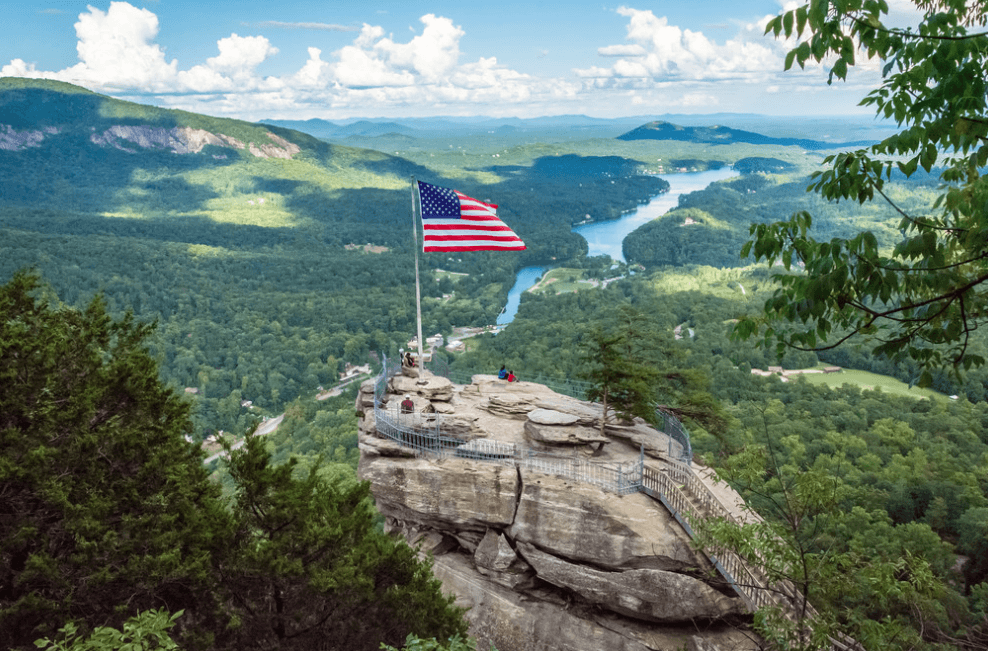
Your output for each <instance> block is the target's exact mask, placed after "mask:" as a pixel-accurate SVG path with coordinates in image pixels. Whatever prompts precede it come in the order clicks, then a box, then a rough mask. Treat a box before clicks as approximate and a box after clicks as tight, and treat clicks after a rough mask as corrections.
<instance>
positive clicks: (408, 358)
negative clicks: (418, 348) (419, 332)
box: [405, 353, 415, 368]
mask: <svg viewBox="0 0 988 651" xmlns="http://www.w3.org/2000/svg"><path fill="white" fill-rule="evenodd" d="M405 366H407V367H408V368H415V358H414V357H412V354H411V353H405Z"/></svg>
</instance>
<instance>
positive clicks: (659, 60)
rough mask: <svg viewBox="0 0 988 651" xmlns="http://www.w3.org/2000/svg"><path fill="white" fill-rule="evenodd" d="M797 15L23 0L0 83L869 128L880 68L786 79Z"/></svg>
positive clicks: (633, 6)
mask: <svg viewBox="0 0 988 651" xmlns="http://www.w3.org/2000/svg"><path fill="white" fill-rule="evenodd" d="M784 2H788V0H692V1H685V0H653V1H651V2H631V3H629V4H616V5H609V4H601V3H600V2H599V1H596V2H595V1H592V0H540V1H539V2H532V0H524V1H523V2H522V1H517V0H504V1H502V2H490V1H485V2H474V1H472V0H466V1H464V0H455V1H453V0H434V1H431V2H424V1H421V0H403V1H401V2H396V1H391V2H368V1H366V0H345V1H344V0H284V1H283V2H270V1H265V2H260V1H257V0H236V1H234V0H198V1H196V2H193V1H191V0H148V1H147V2H142V1H141V0H130V1H127V2H125V1H119V2H103V1H97V2H90V3H87V2H85V1H83V2H78V1H76V0H39V1H33V0H24V1H22V2H17V3H8V5H7V6H6V7H5V9H4V14H5V15H4V21H3V23H2V25H0V76H4V77H7V76H13V77H43V78H50V79H57V80H60V81H66V82H70V83H74V84H77V85H80V86H84V87H86V88H89V89H91V90H94V91H97V92H100V93H104V94H107V95H110V96H113V97H117V98H121V99H127V100H131V101H136V102H140V103H144V104H152V105H156V106H161V107H165V108H178V109H184V110H188V111H194V112H197V113H204V114H207V115H214V116H223V117H234V118H240V119H245V120H260V119H265V118H269V119H294V120H300V119H310V118H323V119H326V120H340V119H352V118H357V117H367V118H386V117H425V116H476V115H483V116H493V117H522V118H531V117H541V116H551V115H573V114H581V115H589V116H593V117H602V118H611V117H630V116H644V115H662V114H666V113H680V114H681V113H687V114H695V113H699V114H705V113H723V112H732V113H761V114H766V115H792V116H800V115H844V114H848V113H856V114H862V115H867V114H869V113H870V111H869V110H868V109H865V108H861V107H858V106H857V104H858V102H859V101H860V100H861V99H862V98H863V97H864V96H865V94H866V93H867V92H868V90H869V89H871V88H873V87H874V86H875V85H876V84H877V82H878V79H879V78H878V72H877V70H878V67H879V66H878V64H877V63H875V62H863V63H860V64H859V66H857V67H856V68H855V69H853V70H852V73H851V74H850V75H849V77H848V82H846V83H843V82H835V84H834V85H833V86H828V85H827V83H826V76H827V75H826V66H825V65H813V66H809V65H808V66H807V68H806V70H799V69H798V68H797V69H795V70H790V71H788V72H784V71H783V59H784V57H785V54H786V52H787V51H788V49H789V48H790V47H791V46H792V44H791V43H786V42H783V41H780V40H776V39H774V38H772V37H771V36H764V35H763V33H764V26H765V23H766V21H767V20H769V19H770V18H771V17H772V16H774V15H776V14H778V13H779V12H780V11H781V10H782V9H783V8H784V4H783V3H784ZM903 3H904V0H894V1H893V2H891V3H890V4H891V5H892V6H893V11H894V10H895V7H896V5H897V4H900V5H901V4H903ZM790 4H791V5H792V6H788V5H786V6H785V8H792V7H794V6H795V5H794V4H792V3H790ZM860 61H861V58H860V57H859V62H860Z"/></svg>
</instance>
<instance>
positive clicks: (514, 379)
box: [507, 371, 518, 382]
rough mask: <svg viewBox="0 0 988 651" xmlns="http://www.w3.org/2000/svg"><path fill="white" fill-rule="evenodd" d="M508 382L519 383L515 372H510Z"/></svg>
mask: <svg viewBox="0 0 988 651" xmlns="http://www.w3.org/2000/svg"><path fill="white" fill-rule="evenodd" d="M507 380H508V382H517V381H518V378H516V377H515V372H514V371H508V377H507Z"/></svg>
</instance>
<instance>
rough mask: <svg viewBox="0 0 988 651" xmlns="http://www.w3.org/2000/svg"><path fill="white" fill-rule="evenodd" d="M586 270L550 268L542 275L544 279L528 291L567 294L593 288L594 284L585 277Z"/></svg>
mask: <svg viewBox="0 0 988 651" xmlns="http://www.w3.org/2000/svg"><path fill="white" fill-rule="evenodd" d="M584 275H585V272H584V271H583V270H582V269H571V268H569V267H557V268H556V269H550V270H549V271H547V272H546V273H545V275H544V276H542V280H540V281H539V282H538V283H536V284H535V285H534V286H532V288H531V289H529V290H528V291H530V292H532V293H533V294H549V295H550V296H551V295H553V294H566V293H568V292H575V291H578V290H581V289H592V288H593V285H592V284H591V283H590V281H588V280H586V279H585V278H584Z"/></svg>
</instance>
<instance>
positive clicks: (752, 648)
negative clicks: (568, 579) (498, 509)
mask: <svg viewBox="0 0 988 651" xmlns="http://www.w3.org/2000/svg"><path fill="white" fill-rule="evenodd" d="M432 572H433V574H434V575H435V576H436V578H438V579H439V580H440V581H442V584H443V589H444V590H445V591H449V592H452V593H453V594H455V595H456V597H457V599H456V605H458V606H461V607H464V608H467V609H468V610H467V612H466V614H465V615H464V617H465V619H466V620H467V622H468V623H469V625H470V635H471V636H473V637H474V638H476V640H477V648H478V649H488V648H490V647H491V646H494V647H495V648H497V649H498V651H602V650H606V651H673V650H675V649H682V648H684V646H685V645H687V644H690V643H693V644H696V642H698V641H702V642H705V643H707V644H708V645H709V646H706V647H703V648H704V650H705V651H706V650H708V649H709V650H711V651H717V650H723V651H727V650H730V651H756V650H757V649H758V648H760V647H759V645H758V642H757V641H756V640H753V639H750V638H749V637H748V636H747V635H746V634H745V632H744V631H738V630H736V629H734V628H732V627H731V626H729V625H726V624H718V623H712V622H708V623H706V624H705V625H704V626H703V627H702V629H700V630H698V629H697V625H696V623H694V622H689V623H685V624H664V625H661V626H660V625H657V624H655V623H651V622H644V621H640V620H633V619H628V618H623V617H621V616H620V615H617V614H613V615H612V614H609V611H606V610H602V609H600V608H597V607H593V606H583V605H581V604H579V603H576V602H574V601H572V600H567V599H565V598H560V597H555V596H554V595H551V594H540V595H538V596H537V597H536V596H533V595H532V594H531V593H523V592H516V591H514V590H510V589H508V588H506V587H504V586H502V585H499V584H497V583H496V582H495V581H493V580H492V579H489V578H487V577H483V576H478V574H477V573H476V571H475V570H474V569H473V562H472V560H471V558H470V557H469V556H465V555H463V554H445V555H443V556H438V557H437V558H436V559H435V564H434V565H433V568H432Z"/></svg>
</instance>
